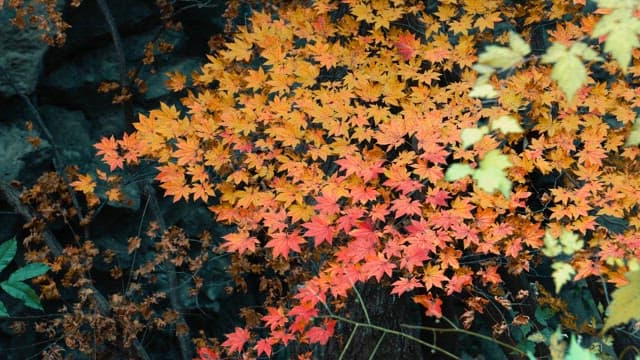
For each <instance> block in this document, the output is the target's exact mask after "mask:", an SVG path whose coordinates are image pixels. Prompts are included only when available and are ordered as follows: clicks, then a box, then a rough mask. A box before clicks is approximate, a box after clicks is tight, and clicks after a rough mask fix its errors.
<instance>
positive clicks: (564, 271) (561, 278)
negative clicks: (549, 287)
mask: <svg viewBox="0 0 640 360" xmlns="http://www.w3.org/2000/svg"><path fill="white" fill-rule="evenodd" d="M551 268H552V269H553V273H551V277H552V278H553V283H554V284H555V285H556V294H558V293H560V289H562V286H563V285H564V284H566V283H567V282H568V281H569V280H571V278H573V274H575V273H576V270H575V269H574V268H573V267H572V266H571V265H569V264H567V263H564V262H554V263H553V264H551Z"/></svg>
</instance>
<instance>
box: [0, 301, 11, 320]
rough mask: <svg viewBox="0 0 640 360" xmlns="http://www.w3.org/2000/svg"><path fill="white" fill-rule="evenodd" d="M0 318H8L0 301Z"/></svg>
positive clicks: (5, 309) (7, 313) (5, 308)
mask: <svg viewBox="0 0 640 360" xmlns="http://www.w3.org/2000/svg"><path fill="white" fill-rule="evenodd" d="M0 317H9V312H8V311H7V307H6V306H4V303H3V302H2V301H0Z"/></svg>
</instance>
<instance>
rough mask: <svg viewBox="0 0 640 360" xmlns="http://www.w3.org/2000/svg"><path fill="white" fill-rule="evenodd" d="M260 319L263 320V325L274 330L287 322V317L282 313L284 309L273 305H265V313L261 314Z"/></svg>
mask: <svg viewBox="0 0 640 360" xmlns="http://www.w3.org/2000/svg"><path fill="white" fill-rule="evenodd" d="M261 320H262V321H264V322H265V325H266V326H268V327H269V329H271V331H274V330H275V329H277V328H279V327H281V326H283V325H284V324H286V323H287V317H286V316H285V315H284V309H282V308H281V307H279V308H276V307H273V306H267V314H266V315H264V316H262V318H261Z"/></svg>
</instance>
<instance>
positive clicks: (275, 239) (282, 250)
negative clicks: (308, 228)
mask: <svg viewBox="0 0 640 360" xmlns="http://www.w3.org/2000/svg"><path fill="white" fill-rule="evenodd" d="M303 243H305V240H304V238H303V237H302V236H300V235H299V234H298V233H297V232H293V233H290V234H289V233H285V232H277V233H274V234H271V240H269V241H268V242H267V244H266V245H265V247H268V248H271V249H272V253H273V256H275V257H277V256H282V257H283V258H285V259H287V258H288V257H289V251H293V252H296V253H299V252H300V251H301V250H300V244H303Z"/></svg>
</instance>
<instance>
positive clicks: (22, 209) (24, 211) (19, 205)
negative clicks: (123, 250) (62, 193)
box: [0, 181, 151, 360]
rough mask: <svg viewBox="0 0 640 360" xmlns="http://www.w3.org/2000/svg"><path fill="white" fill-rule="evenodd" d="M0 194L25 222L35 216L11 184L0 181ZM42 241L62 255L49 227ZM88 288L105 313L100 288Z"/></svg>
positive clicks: (136, 345) (135, 342)
mask: <svg viewBox="0 0 640 360" xmlns="http://www.w3.org/2000/svg"><path fill="white" fill-rule="evenodd" d="M0 195H2V197H3V198H4V199H5V200H6V201H7V202H8V203H9V205H11V206H12V207H13V208H14V209H15V210H16V212H17V213H18V214H20V215H21V216H22V217H23V218H24V219H25V220H26V221H27V222H29V221H31V220H33V218H35V217H36V214H35V211H34V210H32V209H31V208H30V207H29V206H27V205H25V204H24V203H23V202H22V200H21V199H20V193H19V192H18V191H17V190H16V189H14V188H13V187H12V186H11V185H9V184H7V183H6V182H4V181H0ZM43 235H44V242H45V244H46V245H47V247H48V248H49V250H50V251H51V254H52V255H53V256H55V257H59V256H63V255H64V253H63V248H62V245H61V244H60V242H59V241H58V239H57V238H56V236H55V235H54V234H53V232H51V230H49V229H45V230H44V234H43ZM85 286H86V287H87V288H88V289H90V290H91V294H92V295H93V299H94V300H95V302H96V306H97V309H98V311H99V312H100V313H101V314H102V315H107V314H109V313H110V311H111V306H110V305H109V301H107V299H106V297H105V296H104V295H102V293H101V292H100V290H98V289H97V288H96V287H95V286H94V285H93V284H90V283H89V284H86V285H85ZM133 347H134V348H135V350H136V352H137V354H138V356H140V358H142V359H143V360H151V358H150V357H149V354H147V351H146V350H145V349H144V347H143V346H142V344H141V343H140V341H138V339H134V340H133Z"/></svg>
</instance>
